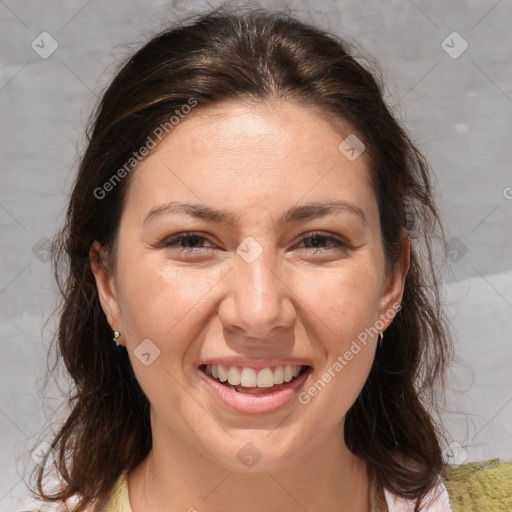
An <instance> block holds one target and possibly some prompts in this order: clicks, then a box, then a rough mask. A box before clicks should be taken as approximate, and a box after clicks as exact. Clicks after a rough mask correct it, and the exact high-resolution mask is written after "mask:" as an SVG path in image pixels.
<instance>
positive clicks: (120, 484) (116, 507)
mask: <svg viewBox="0 0 512 512" xmlns="http://www.w3.org/2000/svg"><path fill="white" fill-rule="evenodd" d="M91 512H132V509H131V507H130V501H129V498H128V483H127V480H126V473H122V474H121V476H120V477H119V479H118V480H117V483H116V485H115V486H114V489H113V490H112V493H111V495H110V498H109V500H108V501H107V503H106V505H105V506H104V507H101V511H96V510H94V511H91Z"/></svg>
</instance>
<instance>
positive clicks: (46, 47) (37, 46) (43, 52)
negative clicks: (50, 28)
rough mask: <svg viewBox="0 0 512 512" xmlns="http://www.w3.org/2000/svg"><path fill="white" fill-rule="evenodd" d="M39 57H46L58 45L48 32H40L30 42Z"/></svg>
mask: <svg viewBox="0 0 512 512" xmlns="http://www.w3.org/2000/svg"><path fill="white" fill-rule="evenodd" d="M30 47H31V48H32V50H34V51H35V52H36V53H37V55H39V57H41V59H47V58H48V57H50V56H51V55H52V53H53V52H54V51H55V50H56V49H57V48H58V47H59V43H57V41H55V39H54V38H53V37H52V36H51V34H49V33H48V32H41V33H40V34H39V35H38V36H37V37H36V38H35V39H34V40H33V41H32V43H31V44H30Z"/></svg>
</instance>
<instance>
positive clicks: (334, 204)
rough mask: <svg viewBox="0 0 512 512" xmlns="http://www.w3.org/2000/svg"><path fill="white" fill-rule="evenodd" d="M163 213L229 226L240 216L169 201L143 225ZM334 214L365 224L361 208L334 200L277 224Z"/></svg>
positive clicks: (297, 209)
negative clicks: (344, 214) (187, 216)
mask: <svg viewBox="0 0 512 512" xmlns="http://www.w3.org/2000/svg"><path fill="white" fill-rule="evenodd" d="M165 213H185V214H187V215H190V216H191V217H195V218H198V219H202V220H208V221H211V222H216V223H225V224H229V225H233V224H238V223H239V221H240V215H235V214H234V213H232V212H230V211H228V210H223V209H218V210H215V209H213V208H210V207H209V206H205V205H201V204H194V203H184V202H180V201H170V202H169V203H165V204H161V205H158V206H155V207H154V208H152V209H151V210H150V212H149V213H148V215H147V216H146V218H145V220H144V224H146V223H147V222H149V221H150V220H151V219H152V218H154V217H157V216H159V215H162V214H165ZM335 213H349V214H351V215H354V216H356V217H358V218H359V219H360V220H362V221H363V222H364V223H365V224H366V223H367V220H366V217H365V215H364V212H363V210H361V208H359V207H358V206H356V205H355V204H353V203H352V202H350V201H340V200H335V201H328V202H324V203H320V202H309V203H304V204H300V205H297V206H294V207H292V208H290V209H289V210H287V211H286V212H284V213H283V215H282V216H281V218H280V219H279V220H278V222H277V224H278V225H280V224H292V223H297V222H300V221H303V220H308V219H314V218H318V217H323V216H326V215H332V214H335Z"/></svg>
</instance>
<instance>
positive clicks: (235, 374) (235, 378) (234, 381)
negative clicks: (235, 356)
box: [228, 366, 240, 386]
mask: <svg viewBox="0 0 512 512" xmlns="http://www.w3.org/2000/svg"><path fill="white" fill-rule="evenodd" d="M228 382H229V383H230V384H231V385H232V386H238V384H240V370H239V369H238V368H237V367H236V366H230V367H229V370H228Z"/></svg>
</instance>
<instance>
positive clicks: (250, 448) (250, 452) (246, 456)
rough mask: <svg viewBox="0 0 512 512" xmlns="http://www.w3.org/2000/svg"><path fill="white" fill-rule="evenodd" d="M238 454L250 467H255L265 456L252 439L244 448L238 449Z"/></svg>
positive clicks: (241, 460) (243, 462)
mask: <svg viewBox="0 0 512 512" xmlns="http://www.w3.org/2000/svg"><path fill="white" fill-rule="evenodd" d="M236 455H237V457H238V458H239V459H240V462H242V464H244V465H245V466H247V467H248V468H252V467H254V466H255V465H256V464H257V463H258V462H259V460H260V459H261V457H262V456H263V454H262V453H261V452H260V450H258V448H257V447H256V446H255V445H254V444H253V443H251V442H250V441H249V442H247V443H245V444H244V445H243V446H242V448H240V450H238V452H237V454H236Z"/></svg>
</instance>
